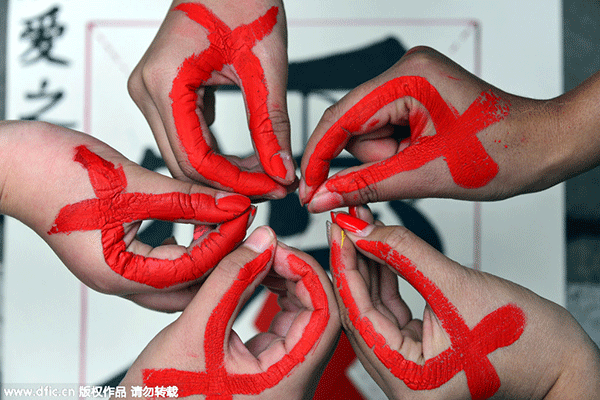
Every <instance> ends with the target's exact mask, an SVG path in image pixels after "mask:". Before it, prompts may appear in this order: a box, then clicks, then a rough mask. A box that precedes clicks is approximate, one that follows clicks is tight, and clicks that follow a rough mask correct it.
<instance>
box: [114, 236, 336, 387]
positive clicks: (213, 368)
mask: <svg viewBox="0 0 600 400" xmlns="http://www.w3.org/2000/svg"><path fill="white" fill-rule="evenodd" d="M298 260H300V261H298ZM257 261H258V262H257ZM298 265H303V267H302V268H301V269H303V270H304V272H303V276H304V277H301V276H300V275H298V274H297V272H298V271H299V270H298V269H297V268H298ZM308 276H312V278H310V279H308V280H307V277H308ZM309 281H312V284H311V283H308V282H309ZM261 282H262V284H263V285H265V286H267V287H268V288H269V289H270V290H271V291H273V292H275V293H276V294H278V296H279V304H280V306H281V307H282V311H280V312H279V313H278V314H277V315H276V316H275V318H274V319H273V321H272V323H271V326H270V328H269V331H268V332H266V333H261V334H259V335H257V336H256V337H254V338H252V339H250V340H249V341H248V342H247V343H245V344H244V343H242V342H241V341H240V339H239V337H238V336H237V335H236V334H235V332H233V331H232V330H231V328H232V325H233V322H234V320H235V317H236V316H237V313H238V312H239V310H240V308H241V306H242V304H243V303H244V302H245V301H246V300H247V299H248V297H249V296H250V295H251V293H252V292H253V291H254V289H255V288H256V286H257V285H259V284H260V283H261ZM313 285H314V286H313ZM318 293H321V294H318ZM231 295H234V296H233V297H230V296H231ZM225 308H227V309H229V311H227V312H225V313H224V314H223V310H224V309H225ZM325 317H326V318H325ZM315 321H318V322H317V323H316V324H315ZM214 327H218V328H217V329H216V330H213V328H214ZM339 332H340V324H339V317H338V314H337V307H336V304H335V298H334V295H333V289H332V287H331V282H330V281H329V279H328V277H327V275H326V274H325V272H324V271H323V269H322V268H321V267H320V266H319V265H318V264H317V263H316V261H315V260H314V259H312V258H311V257H310V256H308V255H307V254H305V253H302V252H301V251H299V250H296V249H292V248H289V247H287V246H285V245H284V244H281V243H277V240H276V237H275V234H274V233H273V231H272V230H271V229H270V228H268V227H260V228H258V229H257V230H255V231H254V232H253V233H252V234H251V235H250V236H249V237H248V239H247V240H246V241H245V242H244V243H243V244H242V245H241V246H240V247H239V248H238V249H237V250H235V251H234V252H232V253H230V254H229V255H228V256H227V257H225V258H224V259H223V260H222V261H221V262H220V263H219V264H218V265H217V267H216V268H215V270H214V271H213V272H212V273H211V275H210V276H209V277H208V279H207V281H206V284H205V285H203V286H202V287H201V288H200V290H199V291H198V294H197V295H196V297H195V298H194V300H193V301H192V302H191V303H190V305H189V306H188V307H187V308H186V309H185V311H184V312H183V313H182V315H181V316H180V317H179V318H178V319H177V320H176V321H175V322H174V323H172V324H171V325H169V326H168V327H167V328H165V329H164V330H163V331H162V332H160V333H159V334H158V335H157V336H156V337H155V338H154V339H153V340H152V342H150V344H149V345H148V346H147V347H146V349H145V350H144V351H143V352H142V354H140V356H139V357H138V359H137V360H136V362H135V363H134V364H133V366H132V367H131V368H130V370H129V371H128V373H127V375H126V376H125V378H124V379H123V382H121V384H120V385H122V386H128V387H131V386H144V385H147V386H155V385H162V386H169V385H179V388H180V389H179V390H180V392H179V395H180V396H188V395H189V397H187V398H189V399H196V398H204V397H203V396H202V395H207V396H206V398H207V399H217V398H219V399H238V398H247V396H246V395H240V394H237V393H242V392H243V393H246V394H251V395H255V396H257V397H260V398H261V399H281V398H294V399H295V398H306V399H310V398H312V393H313V392H314V389H315V388H316V384H317V382H318V380H319V377H320V375H321V373H322V371H323V368H324V367H325V364H326V363H327V361H328V359H329V357H330V355H331V353H332V352H333V349H334V348H335V344H336V343H337V338H338V335H339ZM215 338H217V339H216V340H215ZM298 349H302V350H301V351H300V352H299V353H298ZM298 355H301V357H299V358H297V356H298ZM215 361H218V362H217V363H216V364H215ZM290 362H291V364H290ZM286 364H287V365H288V366H287V367H285V365H286ZM270 367H271V368H270ZM254 377H256V378H259V379H254ZM180 378H181V379H182V380H181V381H178V379H180ZM237 379H242V380H243V381H244V382H245V383H244V384H241V385H240V386H237V385H235V384H233V382H235V381H236V380H237ZM127 392H128V394H129V393H130V390H129V389H128V390H127ZM194 393H197V394H199V395H195V394H194Z"/></svg>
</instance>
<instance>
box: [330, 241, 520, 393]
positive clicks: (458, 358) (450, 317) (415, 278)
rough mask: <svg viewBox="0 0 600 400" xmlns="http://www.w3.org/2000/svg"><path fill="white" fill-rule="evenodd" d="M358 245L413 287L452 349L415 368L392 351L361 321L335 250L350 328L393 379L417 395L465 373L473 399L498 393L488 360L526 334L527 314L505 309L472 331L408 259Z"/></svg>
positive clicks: (365, 244) (377, 245)
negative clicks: (439, 324)
mask: <svg viewBox="0 0 600 400" xmlns="http://www.w3.org/2000/svg"><path fill="white" fill-rule="evenodd" d="M356 245H357V246H358V247H360V248H361V249H362V250H364V251H365V252H368V253H371V254H373V255H374V256H375V257H377V258H379V259H381V260H384V261H385V263H386V264H388V265H389V266H391V267H392V268H394V269H395V270H396V271H397V272H398V274H400V275H401V276H402V277H403V278H404V279H406V281H407V282H408V283H410V284H411V285H412V286H413V287H414V288H415V289H416V290H417V291H418V292H419V293H420V294H421V295H422V296H423V298H424V299H425V300H426V301H427V303H428V304H429V305H430V306H431V309H432V310H433V312H434V313H435V314H436V316H437V317H438V318H439V320H440V321H441V323H442V326H443V327H444V330H445V331H446V332H447V333H448V336H450V341H451V343H452V345H451V346H450V348H448V349H446V350H445V351H443V352H442V353H440V354H439V355H437V356H436V357H434V358H431V359H429V360H427V361H426V362H425V364H423V365H421V364H417V363H415V362H413V361H409V360H407V359H405V358H404V357H403V356H402V354H400V353H399V352H398V351H396V350H393V349H391V348H390V347H389V346H388V345H387V343H386V341H385V338H384V337H383V336H382V335H381V334H379V333H378V332H377V331H375V328H374V327H373V324H372V323H371V321H370V320H369V319H368V318H365V317H361V316H360V313H359V310H358V306H357V305H356V302H355V301H354V298H353V297H352V293H351V292H350V289H349V288H348V283H347V280H346V276H345V273H344V272H343V271H342V268H343V264H342V261H341V254H340V253H341V249H340V247H339V245H334V246H332V250H331V251H332V256H331V257H332V268H333V273H334V275H335V277H336V282H337V286H338V289H339V292H340V296H341V297H342V300H343V301H344V305H345V306H346V308H347V309H348V311H349V317H350V320H351V321H352V325H354V327H355V328H356V329H357V330H358V331H359V332H360V335H361V336H362V338H363V339H364V340H365V342H366V344H367V345H368V346H369V347H370V348H372V349H373V352H374V353H375V355H376V356H377V358H378V359H379V360H380V361H381V362H382V363H383V364H384V365H385V366H386V367H387V368H388V369H389V370H390V372H391V373H392V374H394V376H396V377H397V378H398V379H401V380H402V381H404V383H406V385H407V386H408V387H409V388H411V389H413V390H430V389H435V388H437V387H440V386H441V385H443V384H444V383H446V382H448V381H449V380H450V379H452V377H454V376H455V375H456V374H457V373H459V372H460V371H465V374H466V376H467V384H468V385H469V391H470V392H471V397H472V398H473V399H474V400H475V399H487V398H489V397H491V396H492V395H493V394H494V393H496V392H497V391H498V389H499V388H500V378H499V376H498V374H497V372H496V370H495V369H494V366H493V365H492V363H491V362H490V360H489V359H488V357H487V355H488V354H490V353H492V352H493V351H495V350H496V349H498V348H500V347H505V346H510V345H511V344H513V343H514V342H515V341H517V339H519V337H521V334H522V333H523V331H524V329H525V314H524V313H523V310H521V309H520V308H519V307H517V306H516V305H514V304H507V305H505V306H503V307H500V308H499V309H497V310H495V311H493V312H492V313H490V314H488V315H487V316H485V317H484V318H483V319H482V320H481V321H480V322H479V323H478V324H477V325H476V326H475V327H474V328H473V329H469V327H468V326H467V324H466V323H465V320H464V319H463V318H462V316H461V315H460V314H459V313H458V310H457V309H456V307H455V306H454V305H453V304H452V303H451V302H450V301H449V300H448V298H447V297H446V296H445V295H444V294H443V293H442V291H441V290H440V289H439V288H438V287H437V286H436V285H435V284H434V283H433V282H431V281H430V280H429V279H428V278H427V277H426V276H425V275H423V273H422V272H421V271H419V270H418V269H417V268H416V267H415V265H414V264H413V263H412V262H411V261H410V260H409V259H408V258H406V257H404V256H402V255H400V254H398V252H396V251H395V250H393V249H392V248H391V247H390V246H389V245H387V244H385V243H381V242H371V241H367V240H359V241H358V242H357V243H356Z"/></svg>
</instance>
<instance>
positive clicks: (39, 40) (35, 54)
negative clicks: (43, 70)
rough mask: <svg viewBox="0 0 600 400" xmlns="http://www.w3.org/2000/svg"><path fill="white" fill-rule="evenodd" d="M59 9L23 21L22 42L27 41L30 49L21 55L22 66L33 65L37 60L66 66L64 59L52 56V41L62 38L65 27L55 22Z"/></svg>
mask: <svg viewBox="0 0 600 400" xmlns="http://www.w3.org/2000/svg"><path fill="white" fill-rule="evenodd" d="M59 11H60V9H59V8H58V6H54V7H52V8H51V9H50V10H49V11H47V12H46V13H44V14H41V15H39V16H37V17H33V18H31V19H28V20H25V21H24V23H25V30H24V31H23V33H21V39H22V40H29V42H30V47H29V48H28V49H27V50H25V52H24V53H23V54H21V61H22V62H23V64H24V65H30V64H33V63H35V62H37V61H39V60H42V59H44V60H47V61H48V62H51V63H53V64H58V65H68V64H69V62H68V61H67V60H65V59H64V58H59V57H55V56H54V55H53V54H52V49H53V47H54V40H55V39H57V38H59V37H60V36H62V34H63V33H64V31H65V26H64V25H61V24H59V23H58V22H57V15H58V12H59Z"/></svg>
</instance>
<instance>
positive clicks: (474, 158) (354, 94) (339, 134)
mask: <svg viewBox="0 0 600 400" xmlns="http://www.w3.org/2000/svg"><path fill="white" fill-rule="evenodd" d="M561 107H562V108H561ZM565 110H566V108H565V107H563V103H562V100H561V99H558V100H554V101H539V100H532V99H526V98H521V97H517V96H513V95H510V94H508V93H505V92H502V91H500V90H498V89H497V88H495V87H493V86H491V85H489V84H487V83H486V82H484V81H482V80H480V79H478V78H476V77H475V76H474V75H472V74H471V73H469V72H468V71H466V70H464V69H463V68H461V67H460V66H458V65H457V64H455V63H454V62H452V61H451V60H449V59H447V58H446V57H444V56H443V55H441V54H439V53H438V52H436V51H435V50H433V49H427V48H415V49H412V50H410V51H409V52H408V53H407V54H406V55H405V56H404V57H402V59H400V61H399V62H398V63H397V64H396V65H395V66H393V67H392V68H390V69H389V70H388V71H386V72H384V73H383V74H381V75H380V76H378V77H376V78H374V79H373V80H371V81H369V82H366V83H365V84H363V85H361V86H359V87H357V88H356V89H354V90H353V91H351V92H350V93H349V94H348V95H346V96H345V97H344V98H343V99H341V100H340V101H339V102H338V103H337V104H335V105H334V106H332V107H331V108H330V109H328V110H327V111H326V112H325V114H324V115H323V117H322V119H321V121H320V122H319V124H318V125H317V127H316V129H315V131H314V133H313V134H312V136H311V138H310V140H309V142H308V144H307V146H306V150H305V153H304V156H303V159H302V176H303V177H302V180H301V182H300V199H301V201H302V202H303V203H307V204H308V209H309V210H310V211H312V212H322V211H326V210H331V209H333V208H336V207H340V206H351V205H359V204H366V203H369V202H376V201H386V200H394V199H402V198H421V197H451V198H460V199H473V200H494V199H502V198H506V197H509V196H513V195H516V194H519V193H524V192H530V191H537V190H542V189H545V188H548V187H550V186H552V185H554V184H556V183H558V182H560V181H561V180H563V179H565V178H566V177H567V176H569V175H570V174H572V173H573V172H578V171H579V172H581V169H582V168H583V169H586V168H590V167H591V165H589V162H588V163H586V164H587V165H585V166H583V165H582V164H581V162H578V163H574V162H572V161H573V159H572V158H569V157H572V156H573V155H574V154H576V152H577V150H576V149H577V147H575V146H576V145H577V146H580V148H581V145H583V146H584V147H586V148H587V147H590V146H592V147H593V148H594V149H595V148H597V145H596V142H597V139H594V140H589V139H591V138H590V137H589V136H588V135H581V137H574V135H573V131H572V129H573V128H567V127H566V126H565V127H561V126H560V125H559V124H560V123H565V122H564V121H563V120H566V119H567V116H565ZM559 118H560V119H559ZM561 121H563V122H561ZM571 125H573V126H574V124H571ZM406 128H410V130H409V134H407V133H406V132H407V130H406ZM596 131H597V130H596ZM583 143H587V144H583ZM344 148H345V149H346V150H348V151H349V152H350V153H351V154H353V155H354V156H355V157H356V158H358V159H359V160H360V161H361V162H363V163H364V165H361V166H359V167H353V168H349V169H347V170H344V171H341V172H339V173H337V174H336V175H334V176H332V177H330V178H329V179H328V178H327V175H328V172H329V162H330V160H332V159H333V158H335V157H336V156H337V155H338V154H339V153H340V152H341V151H342V150H343V149H344ZM586 152H587V150H586ZM590 153H593V151H592V152H590ZM595 157H596V158H597V155H596V156H595ZM598 161H600V160H598Z"/></svg>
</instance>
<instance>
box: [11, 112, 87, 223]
mask: <svg viewBox="0 0 600 400" xmlns="http://www.w3.org/2000/svg"><path fill="white" fill-rule="evenodd" d="M62 129H63V128H60V127H58V126H55V125H51V124H47V123H43V122H24V121H10V122H2V123H0V213H2V214H6V215H9V216H12V217H14V218H16V219H18V220H20V221H22V222H23V223H25V224H26V225H28V226H29V227H31V228H32V229H34V230H35V231H36V232H38V231H39V232H38V233H40V232H45V231H46V230H47V229H48V228H49V227H50V226H51V225H52V220H50V219H49V218H54V217H55V214H56V212H57V211H58V210H59V209H60V208H61V207H62V206H64V203H65V199H63V198H62V197H63V195H61V194H60V193H62V194H64V195H65V196H74V195H75V196H76V195H77V194H76V192H81V195H82V196H83V194H84V193H83V192H86V191H89V190H90V189H89V188H86V187H85V185H81V183H80V182H77V178H76V177H75V176H74V174H73V171H72V170H73V168H72V167H71V164H73V151H72V149H74V147H75V146H76V145H78V144H84V143H86V142H87V143H91V140H90V139H91V138H90V137H88V136H86V135H82V134H79V133H77V132H74V131H69V134H65V133H64V132H61V130H62ZM76 172H78V171H76ZM81 175H82V176H83V177H85V171H84V170H82V171H81Z"/></svg>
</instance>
